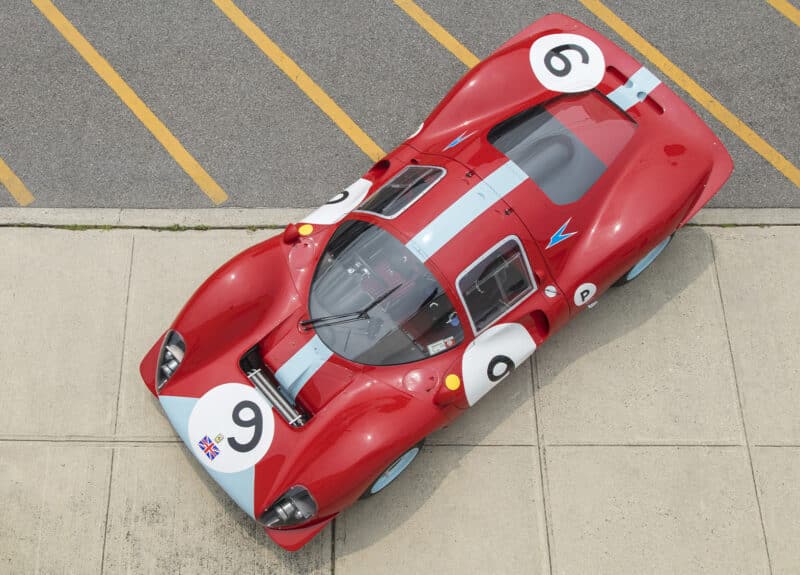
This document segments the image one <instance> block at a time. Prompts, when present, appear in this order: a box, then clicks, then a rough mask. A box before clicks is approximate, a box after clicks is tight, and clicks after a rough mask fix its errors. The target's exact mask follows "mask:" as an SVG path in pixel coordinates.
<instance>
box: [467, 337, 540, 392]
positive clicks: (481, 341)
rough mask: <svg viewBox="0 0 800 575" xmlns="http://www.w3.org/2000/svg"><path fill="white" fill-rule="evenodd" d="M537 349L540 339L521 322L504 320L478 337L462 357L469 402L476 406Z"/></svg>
mask: <svg viewBox="0 0 800 575" xmlns="http://www.w3.org/2000/svg"><path fill="white" fill-rule="evenodd" d="M535 350H536V342H535V341H533V338H532V337H531V335H530V333H528V330H527V329H525V327H524V326H523V325H521V324H518V323H501V324H499V325H495V326H492V327H490V328H489V329H487V330H486V331H485V332H483V333H482V334H480V335H479V336H478V337H476V338H475V339H474V340H473V341H472V343H470V344H469V345H468V346H467V349H466V350H465V351H464V356H463V357H462V358H461V373H462V376H463V377H462V378H463V380H464V393H465V395H466V396H467V403H469V405H475V403H476V402H477V401H478V400H479V399H480V398H482V397H483V396H484V395H486V394H487V393H488V392H489V390H491V389H492V388H493V387H494V386H495V385H497V384H498V383H499V382H500V381H501V380H502V379H505V377H506V376H507V375H508V374H510V373H511V372H512V371H513V370H514V368H516V367H518V366H519V365H520V364H522V363H523V362H524V361H525V360H526V359H528V357H530V355H531V354H532V353H533V352H534V351H535Z"/></svg>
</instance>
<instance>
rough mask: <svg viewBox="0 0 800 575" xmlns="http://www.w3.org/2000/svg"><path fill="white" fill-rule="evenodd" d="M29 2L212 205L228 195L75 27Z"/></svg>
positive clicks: (48, 5) (46, 5)
mask: <svg viewBox="0 0 800 575" xmlns="http://www.w3.org/2000/svg"><path fill="white" fill-rule="evenodd" d="M31 2H33V5H34V6H36V7H37V8H38V9H39V11H40V12H41V13H42V14H43V15H44V17H45V18H47V19H48V20H49V21H50V23H51V24H52V25H53V26H54V27H55V28H56V30H58V31H59V32H60V33H61V35H62V36H63V37H64V39H65V40H66V41H67V42H69V43H70V44H71V45H72V47H73V48H75V50H76V51H77V52H78V54H80V55H81V56H82V57H83V59H84V60H86V63H87V64H89V65H90V66H91V67H92V68H93V69H94V71H95V72H97V75H98V76H100V78H102V79H103V81H104V82H105V83H106V84H108V86H109V88H111V89H112V90H114V92H115V93H116V94H117V96H119V99H120V100H122V101H123V102H124V103H125V105H126V106H128V108H130V110H131V112H133V113H134V114H135V115H136V117H137V118H139V121H140V122H141V123H142V124H144V126H145V127H146V128H147V129H148V130H150V133H151V134H153V136H155V138H156V140H158V142H159V143H160V144H161V145H162V146H164V149H165V150H166V151H167V153H169V155H170V156H172V157H173V159H174V160H175V161H176V162H177V163H178V165H179V166H180V167H181V168H183V170H184V171H185V172H186V173H187V174H188V175H189V177H190V178H192V180H194V183H195V184H197V186H198V187H199V188H200V189H201V190H203V192H205V194H206V195H207V196H208V197H209V198H210V199H211V201H212V202H214V203H215V204H221V203H222V202H224V201H225V200H227V199H228V194H226V193H225V191H224V190H223V189H222V188H221V187H220V185H219V184H218V183H217V182H215V181H214V179H213V178H212V177H211V176H209V175H208V173H207V172H206V171H205V170H204V169H203V167H202V166H201V165H200V164H199V163H198V162H197V160H195V159H194V158H193V157H192V155H191V154H190V153H189V152H187V151H186V148H184V147H183V145H182V144H181V143H180V142H179V141H178V139H177V138H176V137H175V136H173V135H172V132H170V131H169V129H167V127H166V126H165V125H164V124H163V122H161V120H159V119H158V118H157V117H156V115H155V114H153V112H151V111H150V108H148V107H147V105H146V104H145V103H144V102H142V100H141V98H139V96H137V95H136V92H134V91H133V90H132V89H131V87H130V86H128V84H127V83H126V82H125V80H123V79H122V77H121V76H120V75H119V74H117V72H116V71H115V70H114V68H112V67H111V65H110V64H109V63H108V62H107V61H106V59H105V58H103V57H102V56H101V55H100V54H99V53H98V52H97V50H95V49H94V47H93V46H92V45H91V44H90V43H89V42H88V40H86V38H84V37H83V36H82V35H81V33H80V32H78V30H77V28H75V26H73V25H72V23H71V22H70V21H69V20H67V18H66V17H65V16H64V15H63V14H62V13H61V12H60V11H59V10H58V8H56V7H55V5H54V4H53V3H52V2H51V1H50V0H31Z"/></svg>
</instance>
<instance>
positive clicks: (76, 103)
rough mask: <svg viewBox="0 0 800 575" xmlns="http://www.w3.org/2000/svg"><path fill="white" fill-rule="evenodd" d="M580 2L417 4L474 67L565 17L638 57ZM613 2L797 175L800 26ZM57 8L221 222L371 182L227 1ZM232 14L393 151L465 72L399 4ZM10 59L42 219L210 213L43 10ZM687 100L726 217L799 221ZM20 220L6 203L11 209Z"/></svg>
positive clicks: (756, 159)
mask: <svg viewBox="0 0 800 575" xmlns="http://www.w3.org/2000/svg"><path fill="white" fill-rule="evenodd" d="M39 4H42V2H39ZM218 4H222V3H221V2H218ZM585 4H586V3H581V2H579V1H578V0H570V1H564V2H559V3H556V4H554V3H553V2H548V1H545V0H533V1H527V0H526V1H523V0H509V1H506V2H502V3H496V2H469V3H450V2H443V1H440V0H423V1H421V2H420V3H419V5H420V6H421V7H422V8H423V9H424V10H425V11H427V12H428V13H429V14H430V16H431V17H433V19H434V20H435V21H436V22H438V24H440V25H441V26H442V27H444V29H445V30H447V32H449V33H450V34H452V35H453V36H454V37H455V38H456V39H457V40H458V41H459V42H461V43H462V44H463V45H464V46H465V47H466V48H467V49H468V50H471V51H472V52H474V53H475V54H476V55H477V56H478V57H479V58H483V57H486V56H487V55H488V54H490V53H491V51H492V50H494V49H495V48H496V47H497V46H499V45H500V44H501V43H502V42H504V41H505V40H506V39H508V38H509V37H511V36H512V35H513V34H514V33H516V32H518V31H519V30H521V29H522V28H524V27H525V26H526V25H528V24H529V23H531V22H532V21H534V20H536V19H537V18H539V17H541V16H543V15H544V14H546V13H548V12H553V11H562V12H564V13H566V14H569V15H571V16H574V17H576V18H578V19H580V20H583V21H585V22H586V23H588V24H589V25H591V26H593V27H595V28H597V29H598V30H600V31H602V32H603V33H605V34H608V35H609V36H610V37H612V38H613V39H615V40H616V41H618V42H619V43H621V44H622V45H623V46H624V47H625V48H626V49H628V50H629V51H632V52H634V53H635V51H634V50H633V48H632V47H631V46H629V45H628V44H627V43H626V42H625V41H624V40H622V39H621V38H620V37H619V36H618V35H617V34H616V32H614V31H613V30H612V29H611V28H609V27H608V26H607V25H606V24H605V23H604V22H603V21H601V20H600V19H598V18H597V17H596V16H595V15H594V14H593V13H592V12H591V11H590V10H588V9H587V8H586V7H585ZM606 4H607V6H608V7H609V8H611V9H612V10H613V11H614V12H615V13H616V14H617V15H618V16H619V17H620V18H622V19H623V20H624V21H625V22H627V23H628V24H629V25H630V26H632V27H633V28H634V29H635V30H636V31H637V32H639V33H640V34H641V35H642V36H643V37H644V38H645V39H646V40H648V41H649V42H651V43H652V44H653V45H654V46H655V47H656V48H658V49H659V50H661V51H662V52H663V54H664V55H665V56H666V57H667V58H669V59H670V60H671V61H672V62H673V63H674V64H675V65H677V66H678V67H679V68H680V69H682V70H683V71H685V72H686V73H687V74H689V76H690V77H691V78H692V79H694V80H695V81H696V82H697V83H698V84H699V85H700V86H702V87H703V88H704V89H705V90H707V91H708V92H709V93H710V94H711V95H713V97H715V98H717V99H718V100H719V102H721V104H723V105H724V106H725V107H727V108H728V109H729V110H730V111H731V113H732V114H734V115H735V116H736V117H737V118H739V119H741V120H742V121H743V122H744V123H746V124H747V125H749V126H750V127H751V128H752V129H753V130H754V131H755V132H756V133H757V134H758V135H759V136H760V137H761V138H763V139H764V140H765V141H766V142H767V143H768V144H769V145H770V146H772V147H773V148H774V149H775V150H776V151H778V152H779V153H780V154H782V155H783V156H784V157H785V158H786V160H788V162H790V163H791V164H792V165H794V166H797V165H798V163H800V105H798V104H800V80H798V75H797V73H796V70H795V68H796V62H798V61H800V35H799V34H798V32H799V31H800V29H799V28H798V26H797V25H796V24H795V23H793V22H792V21H791V20H789V19H788V18H787V17H785V16H784V15H783V14H781V13H780V12H779V11H778V10H776V9H775V8H773V7H772V6H771V5H769V4H768V3H767V2H762V1H749V0H738V1H733V2H732V1H726V0H715V1H713V2H702V3H697V2H692V1H690V0H680V1H676V2H668V3H667V2H649V3H641V2H633V1H629V0H612V1H609V2H607V3H606ZM56 5H57V8H58V9H59V10H60V11H61V12H62V13H63V15H64V16H65V18H66V19H67V20H68V21H69V22H71V23H72V24H73V25H74V26H75V28H77V30H78V31H79V33H80V34H82V35H83V36H84V37H85V38H86V40H87V41H88V42H89V43H90V44H91V45H92V46H93V47H94V49H96V50H97V52H99V54H100V55H101V56H103V57H104V58H105V59H106V60H107V61H108V63H109V64H110V65H111V67H113V69H114V70H115V71H116V72H117V73H118V74H119V76H121V77H122V78H123V79H124V80H125V81H126V82H127V83H128V85H129V86H130V88H131V89H132V90H133V91H134V92H135V93H136V94H137V95H138V97H139V98H141V100H142V101H143V102H144V103H145V104H146V105H147V106H149V108H150V109H151V110H152V112H153V114H155V116H156V117H158V118H159V119H160V120H161V121H162V122H163V124H164V125H165V126H166V127H167V128H168V129H169V130H170V131H171V132H172V134H174V136H175V137H176V138H177V140H179V141H180V143H181V144H182V145H183V146H184V147H185V149H186V150H187V151H188V152H189V153H190V154H191V155H192V156H193V157H194V158H195V159H196V160H197V162H198V163H199V165H200V166H202V168H204V169H205V171H206V172H207V173H208V174H209V175H210V176H211V178H213V179H214V180H215V181H216V182H217V183H218V184H219V186H221V188H222V189H223V190H224V191H225V192H226V193H227V196H228V199H227V201H225V202H224V203H223V204H222V206H223V207H311V206H314V205H318V204H319V203H321V202H323V201H324V200H325V199H327V198H329V197H330V196H331V195H332V193H334V192H335V191H336V190H339V189H341V188H342V187H343V186H345V185H347V184H349V183H351V182H352V181H354V180H355V179H356V178H357V177H358V176H359V175H360V174H362V173H363V172H364V171H365V170H366V169H367V168H368V167H369V166H370V165H371V163H372V160H371V159H370V158H369V157H368V156H367V155H366V154H365V153H364V152H363V151H362V150H361V149H360V148H359V147H358V146H357V145H355V144H354V143H353V141H351V139H350V138H349V137H348V136H347V135H346V134H345V133H344V132H343V131H342V130H341V129H340V128H339V127H337V125H336V124H334V123H333V122H332V121H331V119H330V118H329V117H328V116H327V115H326V114H325V113H324V112H323V111H322V110H321V109H320V107H318V106H317V104H315V103H314V102H312V101H311V99H309V97H308V96H307V95H306V94H305V93H304V92H303V91H302V90H301V89H299V88H298V86H297V85H296V84H295V83H294V81H293V79H292V78H289V77H287V75H286V74H284V73H283V72H282V71H281V70H280V69H279V68H278V67H277V66H276V64H275V63H274V62H273V61H272V60H271V59H270V58H269V57H268V56H267V55H265V53H263V52H262V51H261V50H260V49H259V48H258V47H257V46H256V44H255V43H254V42H253V41H252V40H251V39H250V38H248V37H247V36H246V35H245V34H244V33H243V31H242V30H241V29H240V27H239V26H237V25H236V24H235V23H234V22H233V21H232V20H231V19H230V18H229V17H228V16H226V14H225V13H223V11H222V10H221V9H220V8H219V7H218V6H217V5H215V4H214V3H212V2H210V1H209V2H202V3H197V2H190V1H188V0H178V1H176V2H169V3H163V2H155V1H148V2H136V3H130V2H127V3H126V2H116V3H108V2H101V1H91V2H84V1H78V0H59V1H58V2H57V3H56ZM237 6H238V7H239V8H240V9H241V11H242V12H243V13H244V14H245V15H246V17H247V18H249V19H250V20H251V21H252V23H254V24H255V26H257V27H258V28H259V29H260V30H261V31H263V33H264V34H266V36H268V37H269V39H271V40H272V41H274V42H275V44H277V46H279V48H280V49H282V50H283V52H284V53H285V54H286V55H287V56H289V57H290V58H292V59H293V60H294V61H295V62H296V63H297V65H298V66H299V68H300V69H302V70H303V71H304V72H305V73H307V74H308V76H309V77H310V78H311V79H313V80H314V81H315V82H316V83H317V84H318V85H319V87H320V88H321V89H322V91H324V92H325V93H326V94H327V95H328V96H330V98H331V99H332V100H333V101H334V102H335V103H336V104H337V105H338V106H339V107H341V109H342V110H343V111H344V112H345V113H346V114H347V115H349V116H350V118H352V120H353V121H354V122H355V124H356V125H357V126H359V127H360V128H361V129H362V130H363V131H364V132H365V133H366V134H367V135H368V136H369V137H370V138H371V139H372V140H373V141H374V142H375V144H377V146H379V147H380V148H382V149H383V150H390V149H391V148H393V147H394V146H396V145H397V144H399V143H400V142H402V141H403V139H405V137H407V136H408V135H409V134H410V133H411V132H413V131H414V129H415V128H416V126H418V125H419V123H420V122H421V121H422V120H423V119H424V117H425V116H426V115H427V113H428V112H429V111H430V110H431V109H432V108H433V107H434V106H435V104H436V103H437V102H438V101H439V100H440V99H441V98H442V96H444V94H446V92H447V90H448V89H449V88H450V86H452V85H453V83H454V82H455V81H456V80H457V79H458V78H459V77H461V75H462V74H464V73H465V72H466V70H467V68H466V66H465V65H464V64H463V63H462V62H461V61H459V60H458V59H457V58H456V57H455V56H454V55H453V54H451V53H450V52H449V51H448V50H447V49H446V48H445V47H444V46H443V45H442V44H441V43H440V42H439V41H437V39H436V38H434V37H433V36H432V35H431V34H429V33H428V31H426V30H424V29H423V28H422V27H421V26H420V25H418V24H417V23H416V22H415V21H414V20H412V19H411V18H410V17H409V16H408V15H407V14H406V13H405V12H404V11H403V10H401V9H400V8H399V7H398V6H396V5H395V4H394V3H392V2H388V1H387V2H380V3H375V2H368V1H366V0H348V1H346V2H341V3H306V2H294V3H291V2H277V1H267V2H255V1H253V0H242V1H240V2H238V3H237ZM0 53H2V54H3V58H1V59H0V77H2V78H3V81H2V82H0V158H2V159H3V160H4V161H5V163H6V164H7V165H8V166H9V167H10V168H11V170H13V171H14V173H15V174H16V175H17V176H18V178H19V179H20V180H21V181H22V182H24V184H25V185H26V186H27V188H28V189H29V190H30V192H31V194H32V195H33V197H34V198H35V200H34V202H33V203H32V204H31V206H35V207H144V208H166V209H178V208H199V207H211V206H213V203H212V202H211V201H210V200H209V198H208V197H206V195H205V194H204V193H203V191H202V190H201V189H199V188H198V186H197V185H196V184H195V182H194V181H193V180H192V178H191V177H189V176H188V175H187V173H186V172H185V171H184V170H183V169H182V168H181V167H180V166H179V165H178V163H176V161H175V160H173V158H172V157H171V156H170V154H169V153H167V151H166V150H165V149H164V147H162V146H161V145H160V144H159V143H158V142H157V141H156V139H155V138H154V137H153V135H152V134H151V132H150V131H148V129H147V128H146V127H145V126H144V125H143V123H142V122H140V121H139V120H138V119H137V118H136V117H135V116H134V115H133V113H132V112H131V110H130V109H129V108H128V107H127V106H126V105H125V104H124V103H123V102H122V100H121V99H120V98H119V97H118V96H117V95H116V94H115V93H114V92H112V90H111V89H110V88H109V87H108V86H107V85H106V83H105V82H104V81H103V80H102V79H101V78H100V76H99V75H98V74H97V73H96V72H95V71H94V70H93V69H92V68H91V67H90V66H89V64H88V63H87V61H86V60H85V59H84V58H83V57H82V56H80V55H79V54H78V52H77V51H76V50H75V49H73V48H72V47H71V46H70V45H69V44H68V43H67V41H66V40H65V38H64V37H63V36H62V34H61V33H60V32H59V31H58V30H57V29H56V28H55V27H54V26H53V25H52V24H51V23H50V22H49V21H48V20H47V18H46V17H45V16H44V14H43V12H42V11H40V9H38V8H37V7H36V6H34V5H33V4H31V3H27V2H20V3H12V4H9V5H8V6H6V7H5V8H4V9H3V10H2V11H0ZM638 57H639V58H640V59H641V58H642V56H638ZM648 65H650V66H651V68H652V67H653V66H652V64H648ZM656 73H657V74H658V75H659V77H661V79H662V80H664V81H665V82H666V83H667V84H669V85H671V86H672V87H673V88H675V85H674V84H673V83H672V81H671V80H669V79H667V78H665V77H664V75H663V74H660V73H658V71H657V72H656ZM676 89H677V91H678V92H679V93H681V95H682V96H684V97H685V98H686V99H687V100H688V101H689V103H690V104H691V105H692V106H693V107H694V109H695V110H697V111H698V113H699V114H700V115H701V116H702V117H703V118H704V119H705V120H706V121H707V122H708V123H709V124H710V125H711V126H712V128H713V129H714V130H715V132H717V134H719V135H720V137H721V138H722V140H723V142H724V143H725V145H726V146H727V147H728V149H729V150H730V151H731V154H732V156H733V158H734V161H735V163H736V171H735V173H734V176H733V177H732V178H731V180H730V182H729V183H728V184H727V185H726V186H725V188H724V189H723V190H722V191H721V192H720V193H719V194H718V195H717V197H716V198H714V200H713V201H712V205H713V206H716V207H798V206H800V193H799V192H798V187H797V186H796V185H795V184H793V183H792V182H791V181H790V180H789V179H787V177H786V176H785V175H784V174H782V173H781V172H780V171H778V170H777V169H776V168H775V167H773V166H772V165H770V164H769V163H768V162H767V161H766V160H764V158H763V157H762V156H761V155H759V154H758V153H756V152H755V151H754V150H753V148H752V147H751V145H750V144H749V143H746V142H745V141H743V140H742V139H740V138H739V137H738V136H736V135H734V134H733V133H732V132H731V131H730V130H729V129H728V128H727V127H726V126H725V125H723V124H722V123H721V122H719V121H717V120H716V119H714V118H713V117H712V116H711V114H710V113H709V112H707V111H706V109H705V108H704V106H703V105H701V103H698V101H696V100H695V99H694V98H693V97H692V96H691V95H689V94H688V93H686V92H684V91H682V90H681V89H680V88H676ZM795 169H796V168H795ZM15 205H17V202H16V201H15V199H14V197H12V196H11V195H10V194H8V193H5V191H3V192H2V193H0V206H15Z"/></svg>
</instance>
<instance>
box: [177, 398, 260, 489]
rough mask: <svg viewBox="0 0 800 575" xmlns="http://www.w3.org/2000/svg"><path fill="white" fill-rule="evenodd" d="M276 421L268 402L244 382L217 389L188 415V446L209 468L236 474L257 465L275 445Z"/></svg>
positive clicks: (197, 404)
mask: <svg viewBox="0 0 800 575" xmlns="http://www.w3.org/2000/svg"><path fill="white" fill-rule="evenodd" d="M274 433H275V419H274V417H273V414H272V408H271V407H270V405H269V403H267V400H266V399H265V398H264V396H263V395H261V394H260V393H259V392H258V391H257V390H255V389H254V388H252V387H250V386H247V385H244V384H241V383H225V384H223V385H220V386H217V387H215V388H214V389H212V390H211V391H209V392H208V393H206V394H205V395H204V396H203V397H201V398H200V399H199V400H197V403H196V404H195V406H194V409H192V414H191V415H190V416H189V442H190V444H189V447H190V448H191V450H192V453H194V455H195V457H197V459H199V460H200V461H201V462H202V463H203V465H205V466H206V467H208V468H209V469H214V470H216V471H221V472H222V473H236V472H237V471H242V470H244V469H248V468H250V467H253V466H254V465H255V464H256V463H258V462H259V461H260V460H261V458H262V457H264V454H265V453H266V452H267V449H269V446H270V444H272V436H273V434H274Z"/></svg>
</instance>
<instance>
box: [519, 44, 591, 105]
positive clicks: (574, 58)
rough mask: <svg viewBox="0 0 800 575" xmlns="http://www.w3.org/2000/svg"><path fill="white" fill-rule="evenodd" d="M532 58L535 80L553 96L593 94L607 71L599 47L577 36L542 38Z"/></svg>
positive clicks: (531, 55) (535, 45) (536, 45)
mask: <svg viewBox="0 0 800 575" xmlns="http://www.w3.org/2000/svg"><path fill="white" fill-rule="evenodd" d="M529 56H530V62H531V68H532V69H533V74H534V75H535V76H536V79H537V80H539V82H540V83H541V84H542V86H544V87H545V88H547V89H548V90H552V91H554V92H567V93H572V92H585V91H586V90H591V89H592V88H594V87H595V86H597V85H598V84H599V83H600V81H601V80H602V79H603V74H605V71H606V60H605V58H604V57H603V52H602V51H601V50H600V48H599V47H598V46H597V44H595V43H594V42H592V41H591V40H589V39H588V38H586V37H585V36H579V35H577V34H550V35H549V36H543V37H541V38H539V39H538V40H536V41H535V42H534V43H533V45H532V46H531V50H530V54H529Z"/></svg>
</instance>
